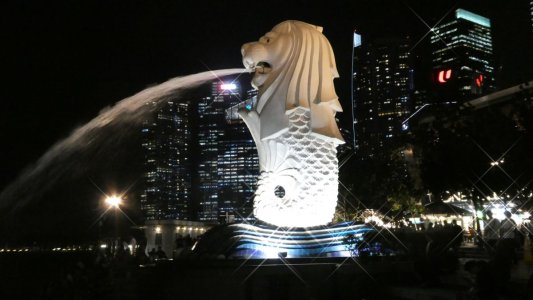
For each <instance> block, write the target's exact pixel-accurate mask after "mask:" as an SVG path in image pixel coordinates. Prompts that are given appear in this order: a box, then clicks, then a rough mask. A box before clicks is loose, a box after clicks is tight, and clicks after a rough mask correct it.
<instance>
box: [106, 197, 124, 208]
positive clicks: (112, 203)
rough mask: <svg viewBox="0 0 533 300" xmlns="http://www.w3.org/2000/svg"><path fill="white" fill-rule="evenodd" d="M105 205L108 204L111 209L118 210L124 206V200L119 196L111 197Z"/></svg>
mask: <svg viewBox="0 0 533 300" xmlns="http://www.w3.org/2000/svg"><path fill="white" fill-rule="evenodd" d="M105 203H107V204H108V205H109V206H111V207H115V208H118V207H119V206H120V204H122V199H121V198H120V197H118V196H111V197H107V198H106V199H105Z"/></svg>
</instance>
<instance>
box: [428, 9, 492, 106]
mask: <svg viewBox="0 0 533 300" xmlns="http://www.w3.org/2000/svg"><path fill="white" fill-rule="evenodd" d="M431 48H432V78H433V85H434V88H433V90H434V94H433V95H432V98H434V99H435V101H436V102H439V103H443V102H448V103H464V102H465V101H467V100H470V99H473V98H476V97H479V96H481V95H485V94H488V93H491V92H493V91H494V90H495V89H496V86H495V77H494V59H493V49H492V37H491V22H490V20H489V19H488V18H485V17H483V16H480V15H478V14H475V13H472V12H469V11H467V10H464V9H457V10H456V11H455V13H454V15H453V18H451V20H449V21H447V22H444V23H443V24H441V25H439V26H436V27H435V28H434V29H433V30H432V36H431Z"/></svg>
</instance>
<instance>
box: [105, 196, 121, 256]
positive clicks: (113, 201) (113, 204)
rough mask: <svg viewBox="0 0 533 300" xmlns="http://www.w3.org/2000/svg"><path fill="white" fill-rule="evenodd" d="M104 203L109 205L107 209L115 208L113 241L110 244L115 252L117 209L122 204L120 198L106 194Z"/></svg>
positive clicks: (117, 241)
mask: <svg viewBox="0 0 533 300" xmlns="http://www.w3.org/2000/svg"><path fill="white" fill-rule="evenodd" d="M105 203H106V204H107V205H109V209H112V208H114V209H115V241H113V243H112V244H111V250H112V251H113V252H116V251H117V249H118V247H119V240H118V219H117V210H120V205H121V204H122V198H121V197H119V196H116V195H113V196H107V197H106V198H105ZM115 243H116V245H115Z"/></svg>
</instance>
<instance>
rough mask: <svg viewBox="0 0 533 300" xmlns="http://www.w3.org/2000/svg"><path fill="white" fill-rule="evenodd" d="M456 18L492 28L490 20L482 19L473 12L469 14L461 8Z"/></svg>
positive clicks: (456, 12) (456, 13) (457, 11)
mask: <svg viewBox="0 0 533 300" xmlns="http://www.w3.org/2000/svg"><path fill="white" fill-rule="evenodd" d="M455 17H456V18H457V19H465V20H467V21H470V22H473V23H476V24H478V25H481V26H485V27H490V19H487V18H485V17H482V16H480V15H477V14H475V13H473V12H469V11H467V10H464V9H461V8H459V9H457V10H456V11H455Z"/></svg>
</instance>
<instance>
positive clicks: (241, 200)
mask: <svg viewBox="0 0 533 300" xmlns="http://www.w3.org/2000/svg"><path fill="white" fill-rule="evenodd" d="M254 99H255V98H251V99H249V100H248V101H243V100H242V97H241V88H240V85H239V84H238V83H237V82H233V83H222V82H218V81H217V82H213V83H212V85H211V95H210V96H208V97H204V98H202V99H201V101H200V102H199V104H198V115H199V116H198V119H199V122H198V126H199V128H198V143H199V164H198V177H199V199H200V211H199V214H198V216H199V220H200V221H208V222H231V221H233V220H245V219H250V218H251V217H250V216H249V215H250V214H251V211H252V207H253V204H252V201H253V200H252V199H251V197H252V195H253V191H254V188H253V186H254V185H255V181H256V180H257V176H258V159H257V150H256V148H255V144H254V142H253V140H252V138H251V135H250V133H249V132H248V129H247V128H246V126H245V125H244V123H243V122H242V120H241V119H239V117H238V115H237V110H238V109H240V108H243V107H244V108H245V109H251V108H252V106H253V103H254V102H253V101H255V100H254Z"/></svg>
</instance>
